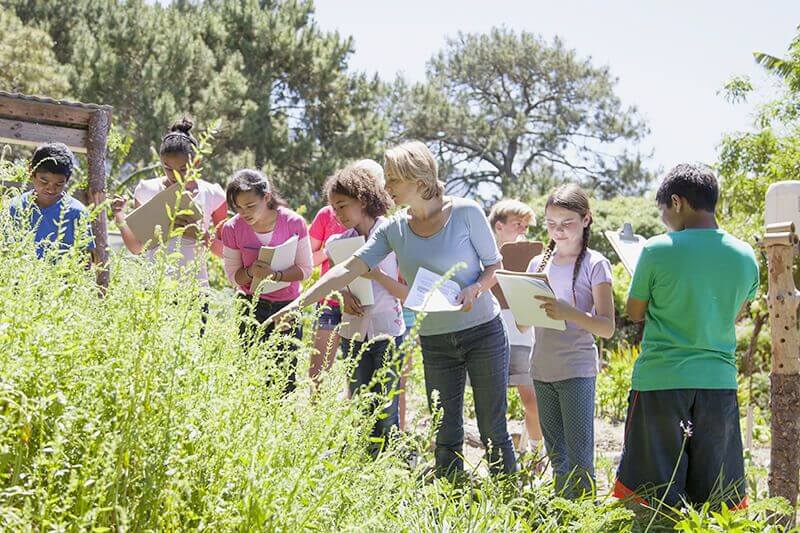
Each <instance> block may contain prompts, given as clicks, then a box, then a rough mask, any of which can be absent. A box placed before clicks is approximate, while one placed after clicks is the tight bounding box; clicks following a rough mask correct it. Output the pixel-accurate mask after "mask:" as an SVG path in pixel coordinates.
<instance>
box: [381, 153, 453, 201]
mask: <svg viewBox="0 0 800 533" xmlns="http://www.w3.org/2000/svg"><path fill="white" fill-rule="evenodd" d="M383 168H384V169H385V172H386V174H387V175H389V176H392V177H394V178H396V179H400V180H403V181H414V182H417V183H419V184H421V185H422V191H421V193H420V196H422V198H424V199H425V200H431V199H433V198H441V197H442V196H443V195H444V183H442V182H441V181H439V177H438V172H439V171H438V169H437V166H436V159H434V157H433V154H432V153H431V151H430V150H429V149H428V147H427V146H425V144H423V143H421V142H419V141H411V142H407V143H403V144H401V145H399V146H395V147H394V148H390V149H388V150H386V153H385V154H384V156H383Z"/></svg>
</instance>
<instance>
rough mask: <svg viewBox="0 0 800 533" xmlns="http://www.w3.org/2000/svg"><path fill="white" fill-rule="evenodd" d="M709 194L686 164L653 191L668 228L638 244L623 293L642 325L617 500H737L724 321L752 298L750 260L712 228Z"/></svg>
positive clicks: (745, 248) (740, 499)
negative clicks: (633, 268) (639, 248)
mask: <svg viewBox="0 0 800 533" xmlns="http://www.w3.org/2000/svg"><path fill="white" fill-rule="evenodd" d="M718 197H719V187H718V185H717V180H716V178H715V177H714V175H713V174H712V173H711V172H710V171H709V170H706V169H703V168H700V167H697V166H694V165H678V166H676V167H675V168H673V169H672V170H670V171H669V173H667V175H666V176H665V177H664V180H663V181H662V183H661V185H660V187H659V189H658V193H657V194H656V202H657V203H658V206H659V209H660V210H661V218H662V220H663V221H664V224H665V225H666V226H667V227H668V228H669V230H670V231H669V233H666V234H664V235H660V236H657V237H653V238H652V239H650V240H648V241H647V243H646V244H645V245H644V249H643V251H642V254H641V257H640V259H639V263H638V264H637V266H636V271H635V272H634V275H633V280H632V282H631V287H630V293H629V297H628V315H629V316H630V317H631V319H632V320H635V321H641V320H644V321H645V328H644V339H643V341H642V351H641V354H640V355H639V358H638V360H637V361H636V364H635V365H634V368H633V380H632V384H631V389H632V390H631V393H630V397H629V401H628V416H627V420H626V424H625V443H624V448H623V452H622V460H621V462H620V465H619V469H618V470H617V482H616V485H615V487H614V495H615V496H617V497H618V498H630V497H633V498H634V499H635V500H636V501H639V502H642V501H643V500H644V501H649V502H653V501H655V500H660V499H661V497H662V496H665V499H664V503H666V504H667V505H673V506H674V505H677V504H680V502H681V500H682V499H685V500H687V501H688V502H690V503H703V502H706V501H713V502H715V503H718V502H725V503H726V504H727V505H728V506H729V507H743V506H746V505H747V498H746V496H745V483H744V459H743V454H742V439H741V432H740V429H739V405H738V402H737V399H736V357H735V350H736V335H735V331H734V324H735V322H736V317H737V316H738V314H739V312H740V310H741V309H742V307H743V306H744V305H745V304H746V302H747V301H748V300H751V299H753V298H754V297H755V294H756V290H757V289H758V282H759V276H758V263H757V262H756V259H755V255H754V254H753V249H752V248H751V247H750V246H749V245H748V244H746V243H744V242H742V241H740V240H739V239H737V238H735V237H733V236H732V235H730V234H728V233H727V232H725V231H724V230H722V229H719V227H718V226H717V221H716V216H715V209H716V204H717V198H718ZM684 439H687V440H686V445H685V446H683V441H684ZM676 463H677V465H678V466H677V471H676V474H675V479H674V480H673V482H672V484H670V483H669V482H670V479H671V477H672V472H673V470H674V469H675V465H676Z"/></svg>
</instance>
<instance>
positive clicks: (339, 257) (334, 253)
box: [325, 235, 375, 305]
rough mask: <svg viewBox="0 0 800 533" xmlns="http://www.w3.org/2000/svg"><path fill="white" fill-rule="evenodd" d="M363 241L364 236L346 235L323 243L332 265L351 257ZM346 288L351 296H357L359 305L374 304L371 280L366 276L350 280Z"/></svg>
mask: <svg viewBox="0 0 800 533" xmlns="http://www.w3.org/2000/svg"><path fill="white" fill-rule="evenodd" d="M365 242H366V241H365V240H364V237H363V236H361V235H358V236H356V237H348V238H346V239H334V240H332V241H328V243H327V244H326V245H325V252H326V253H327V254H328V257H329V258H330V260H331V262H332V263H333V264H334V265H338V264H340V263H344V262H345V261H347V260H348V259H350V258H351V257H353V254H354V253H356V251H358V249H359V248H361V247H362V246H364V243H365ZM347 288H348V290H349V291H350V292H351V293H352V294H353V296H355V297H356V298H358V301H359V302H360V303H361V305H374V304H375V295H374V294H373V293H372V282H371V281H370V280H368V279H367V278H362V277H358V278H356V279H355V280H353V281H351V282H350V284H349V285H348V286H347Z"/></svg>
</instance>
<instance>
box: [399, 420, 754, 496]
mask: <svg viewBox="0 0 800 533" xmlns="http://www.w3.org/2000/svg"><path fill="white" fill-rule="evenodd" d="M416 414H417V415H418V416H416V417H415V418H414V419H415V422H416V426H417V430H418V431H424V430H425V428H426V427H427V426H428V424H430V417H429V416H427V413H425V414H423V413H422V412H417V413H416ZM508 425H509V428H508V429H509V432H510V433H511V436H512V439H513V440H514V442H517V440H518V439H519V435H520V432H521V430H522V421H521V420H509V422H508ZM594 430H595V450H596V452H595V453H596V461H595V470H596V474H595V475H596V478H597V484H598V492H601V493H603V492H607V491H610V490H611V487H612V485H613V483H614V474H615V472H616V469H617V465H618V464H619V459H620V456H621V454H622V442H623V433H624V424H623V423H621V422H620V423H612V422H609V421H607V420H605V419H602V418H596V419H595V421H594ZM464 432H465V445H464V458H465V461H466V463H467V464H468V465H478V464H480V462H481V459H482V458H483V454H484V449H483V446H482V445H481V443H480V438H479V434H478V426H477V424H476V422H475V419H473V418H465V419H464ZM751 456H752V464H753V465H754V466H756V467H758V468H759V469H766V468H768V467H769V447H766V446H756V447H754V449H753V450H752V454H751ZM479 470H483V471H484V472H485V468H481V469H479ZM546 475H549V472H548V474H546ZM759 487H760V490H765V488H766V476H759Z"/></svg>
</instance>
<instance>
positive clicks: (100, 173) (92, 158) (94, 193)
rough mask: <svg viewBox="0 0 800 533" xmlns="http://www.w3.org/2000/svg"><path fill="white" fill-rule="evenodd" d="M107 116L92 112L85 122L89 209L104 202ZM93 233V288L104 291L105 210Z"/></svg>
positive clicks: (106, 250) (105, 260) (105, 269)
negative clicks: (95, 271)
mask: <svg viewBox="0 0 800 533" xmlns="http://www.w3.org/2000/svg"><path fill="white" fill-rule="evenodd" d="M109 115H110V114H109V113H107V112H105V111H95V112H94V115H93V116H92V120H91V121H90V122H89V131H88V138H87V142H86V144H87V152H86V161H87V163H88V166H89V187H88V191H87V192H88V194H87V197H88V199H89V201H90V202H91V205H92V207H96V206H98V205H101V204H102V203H103V202H105V199H106V140H107V137H108V128H109V125H110V122H111V117H110V116H109ZM92 233H94V241H95V255H96V259H97V263H98V264H97V284H98V285H100V287H102V288H103V289H106V288H108V282H109V278H110V274H109V267H108V222H107V220H106V210H105V209H103V210H101V211H100V213H99V214H98V216H97V218H96V219H94V221H93V222H92Z"/></svg>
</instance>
